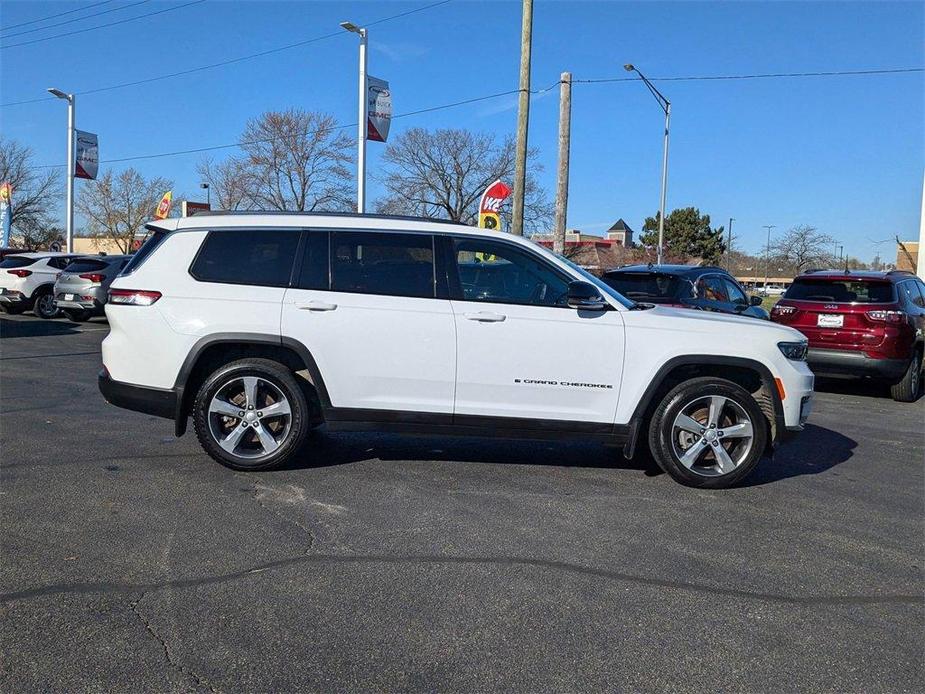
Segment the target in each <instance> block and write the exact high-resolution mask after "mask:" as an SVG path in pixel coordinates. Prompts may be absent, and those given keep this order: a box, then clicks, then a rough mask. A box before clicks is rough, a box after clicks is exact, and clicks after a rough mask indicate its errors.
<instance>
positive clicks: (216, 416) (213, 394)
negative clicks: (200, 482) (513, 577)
mask: <svg viewBox="0 0 925 694" xmlns="http://www.w3.org/2000/svg"><path fill="white" fill-rule="evenodd" d="M308 414H309V409H308V403H307V401H306V399H305V394H304V393H303V391H302V389H301V388H300V387H299V384H298V383H297V382H296V380H295V377H294V376H293V374H292V372H291V371H289V369H287V368H286V367H285V366H283V365H282V364H280V363H279V362H276V361H272V360H270V359H241V360H239V361H234V362H231V363H230V364H226V365H224V366H222V367H220V368H219V369H217V370H216V371H215V372H213V373H212V374H211V375H210V376H209V377H208V378H207V379H206V381H205V383H203V384H202V387H201V388H200V389H199V393H198V394H197V396H196V402H195V404H194V405H193V424H194V427H195V429H196V436H197V437H198V439H199V443H200V444H201V445H202V447H203V448H204V449H205V451H206V452H207V453H208V454H209V455H210V456H212V458H214V459H215V460H217V461H218V462H219V463H221V464H222V465H225V466H227V467H230V468H233V469H235V470H251V471H253V470H269V469H271V468H274V467H278V466H280V465H282V464H284V463H285V462H286V461H287V460H289V459H290V458H292V456H293V455H295V454H296V453H297V452H298V451H299V450H300V448H301V446H302V443H303V441H304V440H305V436H306V434H307V433H308V431H309V429H310V422H309V418H308Z"/></svg>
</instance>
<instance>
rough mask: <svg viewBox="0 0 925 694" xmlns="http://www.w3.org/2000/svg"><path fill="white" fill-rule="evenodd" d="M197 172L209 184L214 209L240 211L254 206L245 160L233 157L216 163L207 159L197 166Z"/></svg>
mask: <svg viewBox="0 0 925 694" xmlns="http://www.w3.org/2000/svg"><path fill="white" fill-rule="evenodd" d="M196 171H197V173H198V174H199V175H200V177H201V178H202V180H203V181H205V182H206V183H208V184H209V192H210V194H211V195H210V198H211V199H212V201H213V205H214V209H218V210H238V209H249V208H252V207H253V206H254V203H253V199H252V196H251V193H250V182H249V181H248V166H247V162H246V161H245V160H244V159H242V158H240V157H232V158H230V159H226V160H225V161H222V162H218V163H216V162H215V161H214V160H212V159H211V158H209V157H207V158H205V159H203V160H202V161H200V162H199V163H198V164H197V165H196Z"/></svg>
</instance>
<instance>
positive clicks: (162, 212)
mask: <svg viewBox="0 0 925 694" xmlns="http://www.w3.org/2000/svg"><path fill="white" fill-rule="evenodd" d="M172 200H173V191H172V190H168V191H167V192H166V193H164V197H162V198H161V201H160V202H159V203H157V209H156V210H155V211H154V218H155V219H167V217H168V216H169V215H170V203H171V201H172Z"/></svg>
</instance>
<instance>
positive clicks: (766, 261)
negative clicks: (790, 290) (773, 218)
mask: <svg viewBox="0 0 925 694" xmlns="http://www.w3.org/2000/svg"><path fill="white" fill-rule="evenodd" d="M776 226H777V225H776V224H765V225H764V228H765V229H767V230H768V245H767V248H766V249H765V251H764V295H765V296H767V295H768V270H769V269H770V267H771V229H773V228H774V227H776Z"/></svg>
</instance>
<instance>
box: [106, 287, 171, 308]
mask: <svg viewBox="0 0 925 694" xmlns="http://www.w3.org/2000/svg"><path fill="white" fill-rule="evenodd" d="M160 298H161V293H160V292H152V291H147V290H144V289H110V290H109V303H111V304H123V305H125V306H150V305H151V304H153V303H154V302H155V301H157V300H158V299H160Z"/></svg>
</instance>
